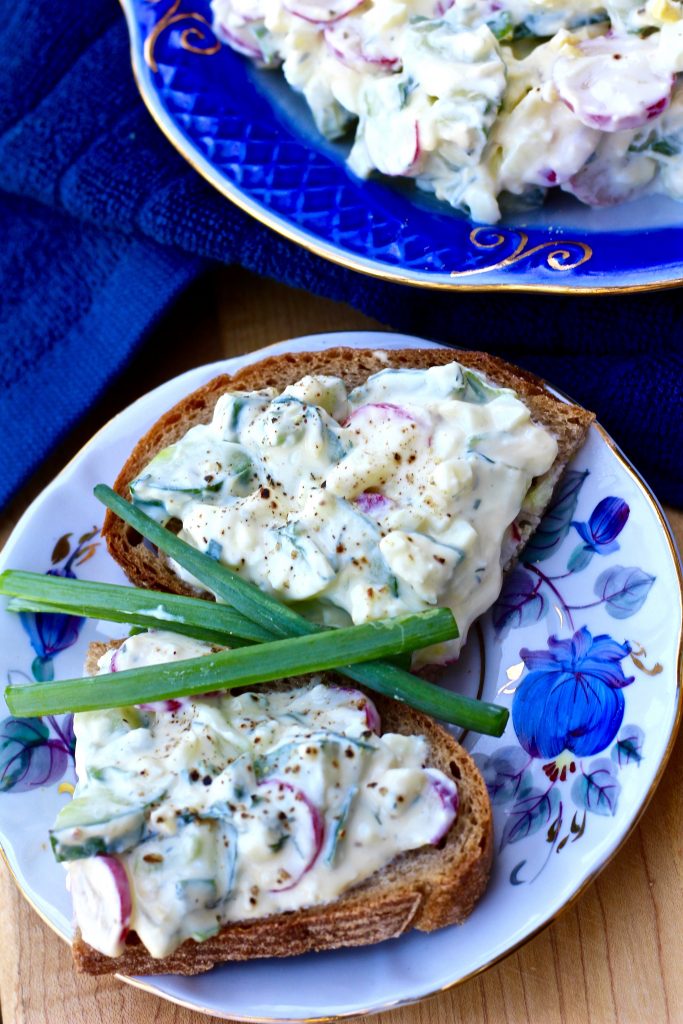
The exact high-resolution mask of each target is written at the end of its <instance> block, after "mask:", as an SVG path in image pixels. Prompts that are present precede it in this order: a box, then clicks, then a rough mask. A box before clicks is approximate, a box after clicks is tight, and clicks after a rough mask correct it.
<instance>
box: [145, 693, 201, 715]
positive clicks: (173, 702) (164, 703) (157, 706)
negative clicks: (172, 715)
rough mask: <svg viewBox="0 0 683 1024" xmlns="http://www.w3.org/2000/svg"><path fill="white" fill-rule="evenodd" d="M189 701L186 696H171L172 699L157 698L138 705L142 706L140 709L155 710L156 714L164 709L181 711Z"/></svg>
mask: <svg viewBox="0 0 683 1024" xmlns="http://www.w3.org/2000/svg"><path fill="white" fill-rule="evenodd" d="M206 696H208V694H206ZM189 703H190V702H189V700H188V699H187V698H186V697H181V698H180V699H178V698H176V697H171V698H170V700H157V701H154V702H153V703H152V704H138V705H137V707H138V708H140V711H154V712H155V713H156V714H159V713H160V712H163V711H179V710H180V708H182V707H183V706H184V705H185V704H189Z"/></svg>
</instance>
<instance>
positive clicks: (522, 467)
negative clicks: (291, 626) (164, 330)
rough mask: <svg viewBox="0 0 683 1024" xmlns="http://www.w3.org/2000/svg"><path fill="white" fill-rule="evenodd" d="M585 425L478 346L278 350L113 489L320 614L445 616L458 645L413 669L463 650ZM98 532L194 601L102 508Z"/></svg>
mask: <svg viewBox="0 0 683 1024" xmlns="http://www.w3.org/2000/svg"><path fill="white" fill-rule="evenodd" d="M592 420H593V416H592V414H591V413H588V412H586V411H585V410H584V409H581V408H579V407H577V406H574V405H571V404H570V403H568V402H563V401H561V400H560V399H558V398H556V397H555V396H553V395H552V394H551V393H550V392H549V391H548V390H547V389H546V388H545V387H544V386H543V385H542V383H541V382H540V381H539V380H538V379H537V378H535V377H533V376H532V375H531V374H527V373H524V372H523V371H521V370H517V369H515V368H513V367H511V366H510V365H509V364H507V363H504V362H503V361H502V360H499V359H495V358H493V357H491V356H488V355H485V354H483V353H480V352H458V353H457V362H456V361H454V353H453V352H451V351H448V350H443V349H437V350H434V349H403V350H395V351H387V352H378V351H367V350H359V349H344V348H338V349H328V350H326V351H323V352H309V353H300V354H296V355H288V356H275V357H272V358H270V359H266V360H264V361H263V362H260V363H255V364H253V365H252V366H248V367H246V368H245V369H243V370H241V371H240V372H239V373H237V374H236V375H235V376H234V377H227V376H222V377H217V378H215V379H214V380H212V381H210V382H209V383H208V384H207V385H205V387H203V388H200V389H199V390H198V391H195V392H194V393H193V394H191V395H189V396H188V397H187V398H185V399H184V400H183V401H181V402H180V403H179V404H178V405H176V406H175V407H174V408H173V409H171V410H170V411H169V412H168V413H166V415H165V416H162V417H161V419H160V420H159V421H158V422H157V423H156V424H155V425H154V426H153V427H152V429H151V430H150V431H149V432H148V433H147V434H146V435H145V436H144V437H143V438H142V439H141V440H140V442H139V443H138V445H137V446H136V448H135V450H134V451H133V453H132V454H131V456H130V458H129V459H128V461H127V462H126V464H125V466H124V467H123V469H122V471H121V473H120V474H119V477H118V479H117V481H116V483H115V485H114V486H115V489H116V490H117V491H118V492H119V494H121V495H122V496H123V497H126V498H130V499H131V500H132V501H133V503H134V504H136V505H138V506H139V507H141V508H143V509H144V510H145V511H146V512H147V513H148V514H149V515H151V516H153V517H154V518H155V519H157V520H158V521H159V522H163V523H171V524H172V526H174V527H175V528H176V529H179V531H180V532H179V536H180V537H182V538H183V539H184V540H186V541H188V542H189V543H190V544H192V545H193V546H194V547H196V548H198V549H199V550H201V551H204V552H206V553H208V554H209V555H211V556H212V557H214V558H216V559H218V560H219V561H221V562H224V563H225V564H226V565H229V566H231V567H232V568H233V569H235V570H236V571H237V572H238V573H240V575H242V576H243V577H244V578H245V579H248V580H250V581H252V582H253V583H255V584H256V585H257V586H259V587H260V588H262V589H264V590H266V591H267V592H269V593H272V594H274V595H275V596H277V597H278V598H279V599H280V600H281V601H284V602H286V603H287V604H296V606H297V608H298V609H299V610H300V611H302V613H303V614H304V615H306V616H307V617H310V618H312V619H314V620H316V621H320V622H323V623H325V624H328V625H340V624H346V623H349V622H351V621H353V622H356V623H357V622H365V621H368V620H373V619H379V618H383V617H386V616H395V615H399V614H402V613H405V612H411V611H417V610H420V609H424V608H429V607H434V605H440V606H447V607H450V608H451V609H452V610H453V614H454V615H455V619H456V622H457V624H458V629H459V638H458V639H456V640H454V641H452V642H451V643H449V644H448V645H443V647H442V648H441V649H439V650H435V649H434V648H431V649H430V650H428V651H427V652H422V653H421V654H420V655H418V656H417V657H416V659H415V660H414V667H418V666H419V665H421V664H424V663H425V662H432V663H434V662H444V661H447V660H449V659H452V658H454V657H457V654H458V653H459V650H460V646H461V644H462V643H463V642H464V641H465V639H466V637H467V632H468V628H469V626H470V624H471V623H472V622H473V621H474V620H475V619H476V618H477V617H478V616H479V615H481V614H482V613H483V612H485V611H486V610H487V609H488V608H489V607H490V606H491V605H492V604H493V603H494V601H495V600H496V598H497V596H498V594H499V591H500V587H501V583H502V573H503V571H504V569H505V568H507V567H509V566H510V565H511V564H512V563H513V562H514V560H515V559H516V557H517V556H518V555H519V553H520V551H521V550H522V548H523V547H524V545H525V544H526V542H527V541H528V539H529V537H530V536H531V534H532V533H533V531H534V529H535V528H536V526H537V525H538V523H539V522H540V519H541V517H542V514H543V511H544V509H545V507H546V505H547V504H548V501H549V500H550V497H551V496H552V492H553V489H554V486H555V484H556V483H557V481H558V479H559V477H560V475H561V474H562V471H563V469H564V467H565V466H566V464H567V462H568V460H569V459H570V458H571V456H572V455H573V454H574V453H575V452H576V451H577V449H578V448H579V447H580V445H581V444H582V442H583V440H584V438H585V435H586V431H587V430H588V427H589V426H590V423H591V422H592ZM104 535H105V537H106V539H107V544H108V547H109V551H110V552H111V554H112V556H113V557H114V558H115V559H116V561H117V562H118V563H119V564H120V565H121V566H122V568H123V569H124V571H125V572H126V574H127V575H128V577H129V578H130V580H131V581H132V582H134V583H136V584H138V585H140V586H144V587H157V588H160V589H162V590H171V591H175V592H177V593H184V594H196V593H198V590H197V585H196V580H194V579H193V578H192V576H191V575H188V574H187V573H186V572H184V571H183V570H182V568H180V567H179V566H178V565H177V564H174V562H173V561H171V562H168V560H167V559H165V558H163V557H159V555H158V553H157V552H156V551H155V550H154V549H153V548H152V547H150V546H149V545H145V544H143V543H142V538H141V537H140V535H139V534H138V533H136V532H135V531H134V530H131V529H130V527H129V526H126V524H125V523H124V522H123V521H122V520H121V519H119V518H118V517H117V516H115V515H114V514H112V513H108V514H107V518H106V519H105V525H104Z"/></svg>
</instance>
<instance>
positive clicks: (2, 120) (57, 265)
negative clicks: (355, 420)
mask: <svg viewBox="0 0 683 1024" xmlns="http://www.w3.org/2000/svg"><path fill="white" fill-rule="evenodd" d="M0 53H2V54H3V59H2V61H1V62H0V227H1V230H2V249H1V251H0V275H1V276H0V379H1V380H2V385H3V387H2V394H1V395H0V417H1V422H2V432H1V435H0V437H1V440H2V444H1V445H0V503H4V502H5V501H6V500H7V498H8V497H9V496H10V495H11V494H12V493H13V492H14V491H15V490H16V488H17V487H18V486H19V485H20V484H21V483H22V481H23V480H24V479H25V477H26V476H27V475H28V473H30V472H31V471H32V470H33V469H34V468H35V467H36V466H37V465H38V464H39V463H40V461H41V460H42V459H43V458H44V457H45V455H46V454H47V453H48V452H49V451H50V450H52V449H53V448H54V446H55V445H57V444H59V441H60V438H62V437H63V436H64V434H65V432H66V431H67V430H68V428H69V427H71V426H72V425H73V424H74V423H75V422H76V420H77V419H78V417H79V416H80V415H81V414H82V413H83V412H84V411H85V409H87V408H88V406H89V405H90V404H91V403H92V402H93V401H94V400H95V399H96V398H97V396H98V395H99V394H101V393H102V391H103V389H104V388H106V387H107V384H108V383H110V382H111V381H112V380H113V378H114V377H115V376H116V374H117V373H118V372H119V371H120V369H121V368H122V367H123V366H124V365H125V362H126V360H127V359H128V358H129V356H130V354H131V353H132V351H133V350H134V349H135V347H136V346H137V345H139V344H141V343H142V342H143V341H144V338H145V336H146V335H147V333H148V331H149V329H150V327H151V326H152V325H153V324H154V323H155V321H156V320H157V319H158V318H159V316H160V315H161V314H162V312H163V311H164V310H165V309H166V308H167V307H168V306H169V304H170V303H171V302H172V301H173V298H174V297H175V296H176V295H177V294H178V293H179V291H180V290H181V289H183V288H184V287H185V286H186V285H187V284H188V283H189V282H190V281H191V280H192V279H193V278H195V277H196V276H197V275H198V274H200V273H201V272H202V270H203V269H205V268H206V267H207V266H208V265H209V262H210V261H212V260H213V261H221V262H223V263H228V264H231V263H240V264H241V265H243V266H245V267H247V268H248V269H251V270H254V271H256V272H258V273H259V274H263V275H267V276H271V277H274V278H277V279H279V280H281V281H284V282H285V283H287V284H291V285H294V286H296V287H299V288H305V289H308V290H309V291H313V292H316V293H318V294H321V295H327V296H329V297H331V298H334V299H339V300H342V301H345V302H348V303H350V304H352V305H354V306H356V307H358V308H359V309H362V310H363V311H364V312H366V313H368V314H370V315H371V316H374V317H377V318H378V319H379V320H381V321H383V322H384V323H386V324H388V325H390V326H392V327H395V328H397V329H399V330H403V331H407V332H412V333H416V334H420V335H423V336H425V337H431V338H435V339H438V340H441V341H445V342H448V343H451V344H455V345H463V346H469V347H475V348H481V349H485V350H488V351H491V352H495V353H497V354H499V355H502V356H504V357H505V358H508V359H510V360H512V361H514V362H517V363H519V364H520V365H523V366H526V367H528V368H529V369H531V370H534V371H535V372H537V373H540V374H541V375H543V376H545V377H547V378H548V379H549V380H551V381H552V382H553V383H554V384H556V385H557V386H558V387H560V388H562V389H563V390H565V391H567V392H568V393H569V394H571V395H572V396H573V397H574V398H576V399H577V400H578V401H581V402H582V403H583V404H585V405H587V406H589V407H590V408H593V409H595V410H596V412H597V413H598V415H599V417H600V419H601V421H602V422H603V423H604V425H605V426H606V427H607V428H608V429H609V430H610V431H611V432H612V433H613V435H614V436H615V437H616V439H617V441H618V442H619V443H620V444H621V445H622V447H623V448H624V449H625V451H626V452H627V454H628V455H629V457H630V458H631V459H632V460H633V461H634V462H635V464H636V466H637V467H638V468H639V469H640V470H641V472H643V474H644V475H645V477H646V479H647V480H648V481H649V482H650V483H651V485H652V486H653V487H654V489H655V490H656V492H657V493H658V494H659V496H660V497H661V498H662V500H665V501H669V502H672V503H675V504H683V481H682V477H683V473H682V472H681V470H682V469H683V415H681V408H682V407H683V403H682V398H683V385H682V383H681V381H682V379H683V296H682V293H681V292H680V291H672V292H661V293H656V294H648V295H627V296H607V297H599V296H598V297H595V298H587V297H585V298H580V297H573V296H562V297H556V296H538V295H528V296H526V295H518V294H514V295H511V294H505V293H496V294H472V295H467V294H444V293H434V292H426V291H422V290H419V289H413V288H407V287H403V286H400V285H390V284H386V283H383V282H380V281H376V280H374V279H372V278H369V277H364V276H362V275H359V274H356V273H354V272H352V271H346V270H342V269H340V268H339V267H335V266H332V265H331V264H328V263H326V262H325V261H323V260H321V259H319V258H318V257H315V256H312V255H311V254H310V253H307V252H305V251H303V250H301V249H299V248H297V247H296V246H294V245H292V244H291V243H289V242H287V241H285V240H284V239H282V238H280V237H279V236H277V235H275V234H274V233H272V232H271V231H270V230H269V229H267V228H265V227H263V226H262V225H260V224H257V223H256V222H254V221H252V220H251V219H250V218H248V217H247V216H246V215H245V214H244V213H242V212H241V211H239V210H238V209H236V208H235V207H232V206H231V205H230V204H229V203H228V202H227V201H226V200H225V199H223V198H222V197H221V196H219V195H218V194H217V193H215V192H214V191H213V190H212V189H211V188H210V186H209V185H207V184H206V183H205V182H204V181H203V180H202V179H200V178H199V177H198V175H197V174H196V173H195V172H194V171H193V170H192V169H191V168H190V167H189V166H188V165H187V164H186V163H185V162H184V161H183V160H182V158H181V157H179V156H178V154H177V153H176V152H175V151H174V150H173V149H172V147H171V146H170V144H169V143H168V142H166V140H165V139H164V138H163V137H162V135H161V134H160V132H159V131H158V129H157V128H156V126H155V125H154V124H153V122H152V120H151V119H150V117H149V115H148V114H147V112H146V111H145V109H144V107H143V105H142V102H141V100H140V99H139V96H138V94H137V91H136V88H135V85H134V82H133V77H132V73H131V71H130V65H129V56H128V39H127V34H126V28H125V24H124V21H123V17H122V15H121V13H120V9H119V8H118V6H117V4H116V2H115V0H89V3H88V4H87V6H86V7H84V6H83V5H82V4H77V3H76V2H75V0H63V2H62V3H61V4H55V3H54V2H52V0H31V2H30V3H29V2H28V0H16V2H15V3H14V4H13V5H12V6H11V9H8V11H7V12H6V17H5V19H4V21H3V23H2V24H1V25H0ZM37 396H39V400H38V401H36V397H37Z"/></svg>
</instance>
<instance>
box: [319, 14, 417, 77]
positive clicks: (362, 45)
mask: <svg viewBox="0 0 683 1024" xmlns="http://www.w3.org/2000/svg"><path fill="white" fill-rule="evenodd" d="M324 36H325V43H326V44H327V48H328V49H329V50H330V52H331V53H332V54H333V55H334V56H335V57H336V58H337V60H340V61H341V62H342V64H345V65H346V66H347V67H349V68H352V69H353V70H354V71H368V70H372V69H373V67H374V68H375V69H377V70H378V71H379V70H384V71H396V70H397V69H398V68H399V67H400V65H401V61H400V58H399V57H398V55H397V54H396V53H392V52H391V40H390V39H383V40H381V41H378V40H367V39H364V38H363V31H362V28H361V24H360V20H359V19H358V18H353V17H349V18H342V19H341V20H339V21H335V22H333V23H332V24H330V25H326V26H325V30H324Z"/></svg>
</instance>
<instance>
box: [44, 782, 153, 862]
mask: <svg viewBox="0 0 683 1024" xmlns="http://www.w3.org/2000/svg"><path fill="white" fill-rule="evenodd" d="M144 829H145V808H144V807H131V806H130V805H129V804H124V803H122V802H121V801H120V800H116V799H115V798H114V797H113V796H111V795H110V794H105V793H102V794H98V797H97V798H94V797H92V796H82V797H76V798H75V800H72V801H71V803H68V804H66V806H65V807H63V808H62V809H61V811H60V812H59V814H58V815H57V820H56V822H55V827H54V828H53V829H51V830H50V843H51V844H52V850H53V853H54V855H55V858H56V859H57V860H58V861H68V860H80V859H81V858H83V857H94V856H96V855H98V854H107V853H108V854H113V853H124V852H125V851H126V850H130V849H132V848H133V847H134V846H137V844H138V843H139V842H140V840H141V839H142V835H143V832H144Z"/></svg>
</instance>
